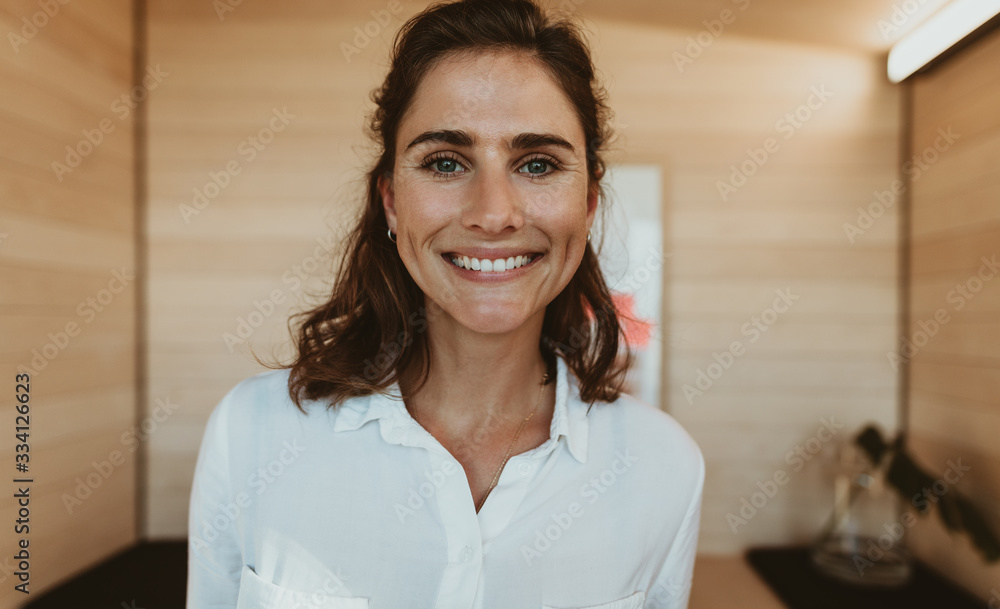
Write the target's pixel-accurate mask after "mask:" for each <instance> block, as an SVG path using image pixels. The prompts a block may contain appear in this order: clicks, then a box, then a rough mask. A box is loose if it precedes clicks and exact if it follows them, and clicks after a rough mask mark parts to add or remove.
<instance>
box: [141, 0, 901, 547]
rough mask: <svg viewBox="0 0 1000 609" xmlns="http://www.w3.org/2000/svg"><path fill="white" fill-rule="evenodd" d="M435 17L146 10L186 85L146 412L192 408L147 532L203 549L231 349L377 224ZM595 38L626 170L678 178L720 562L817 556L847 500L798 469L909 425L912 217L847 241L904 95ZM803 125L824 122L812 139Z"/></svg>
mask: <svg viewBox="0 0 1000 609" xmlns="http://www.w3.org/2000/svg"><path fill="white" fill-rule="evenodd" d="M416 4H418V3H410V2H407V3H405V4H404V5H403V6H404V9H405V10H403V11H402V12H401V13H400V14H399V15H398V16H394V19H393V22H392V25H391V26H388V27H386V28H382V29H380V30H378V36H377V37H376V39H375V41H374V42H371V43H369V44H368V45H366V46H365V47H364V48H360V49H359V50H360V52H359V53H358V54H351V55H350V56H345V54H344V51H343V49H342V46H341V45H342V44H353V41H354V38H355V36H357V30H356V29H355V28H356V27H357V28H364V27H365V25H366V23H367V22H369V21H372V19H373V18H372V16H371V14H370V13H369V11H371V10H375V11H380V10H387V9H388V7H389V6H390V4H389V3H382V2H363V3H356V5H352V7H351V8H348V7H346V6H343V5H336V7H335V6H334V5H332V4H320V3H303V4H302V5H296V6H295V8H291V7H283V6H279V5H278V4H267V5H265V4H263V3H243V4H242V5H241V6H239V7H237V8H236V9H235V10H234V11H232V12H227V13H224V14H223V15H222V17H221V18H220V17H219V16H218V15H217V14H216V13H215V12H214V10H213V8H212V5H211V4H210V3H204V2H194V1H193V0H189V1H186V2H169V3H168V2H166V1H165V0H159V1H153V2H151V3H150V9H149V13H150V14H149V22H150V23H149V32H150V42H149V52H150V58H149V60H150V62H152V63H160V64H162V66H163V67H164V69H166V70H168V71H169V72H170V74H171V76H170V77H169V82H168V83H165V84H164V86H163V89H162V91H159V92H158V95H157V96H156V98H155V99H153V100H152V103H151V105H150V107H149V109H150V116H149V129H150V134H149V136H150V140H149V151H150V159H149V180H150V196H149V219H148V230H149V247H150V251H149V256H150V269H149V272H150V278H149V324H150V326H149V333H150V337H149V338H150V340H149V345H148V350H149V351H148V352H149V364H148V375H149V391H148V396H147V401H148V403H149V404H150V405H152V404H154V403H155V400H156V399H165V398H167V397H169V398H170V399H171V400H172V401H173V402H174V403H176V404H178V407H177V411H176V414H174V415H173V416H172V417H171V418H170V419H169V421H167V422H166V423H165V424H163V425H162V426H161V430H160V431H158V432H157V433H156V435H155V436H154V437H152V438H151V441H150V442H151V443H150V449H151V452H150V471H149V474H150V484H149V489H148V495H147V497H146V505H147V510H148V528H147V531H146V533H148V534H149V535H150V536H152V537H171V536H172V537H180V536H183V535H184V534H185V525H186V509H187V498H188V491H189V488H190V478H191V473H192V471H193V467H194V462H195V456H196V453H197V448H198V443H199V440H200V437H201V432H202V429H203V427H204V422H205V420H206V418H207V416H208V413H209V412H210V410H211V409H212V408H213V407H214V405H215V403H216V402H217V401H218V399H219V398H220V397H222V395H223V394H224V393H225V392H226V391H227V390H228V389H229V388H230V387H232V385H233V384H235V383H236V382H238V381H239V380H240V379H242V378H244V377H245V376H247V375H249V374H251V373H253V372H255V371H257V370H259V369H260V368H259V367H258V366H257V365H256V364H254V363H253V362H252V360H250V359H249V358H248V356H247V353H246V350H245V347H246V345H244V344H235V343H231V344H232V346H233V349H232V352H231V350H230V344H227V342H226V340H225V334H226V333H229V334H232V335H234V336H238V333H237V330H238V329H239V327H240V324H241V321H240V320H241V319H242V320H245V321H247V322H250V321H254V322H257V323H258V324H259V326H260V327H259V328H256V329H254V330H253V334H252V337H251V339H252V341H253V343H254V346H255V348H256V349H257V350H258V351H260V352H263V353H267V352H268V350H269V349H270V348H271V347H272V346H275V345H280V344H282V343H283V341H285V340H286V337H287V335H286V334H285V326H284V324H285V316H286V314H287V311H288V309H289V307H290V306H291V307H294V306H298V305H297V304H293V303H298V302H299V301H300V299H301V298H302V297H303V296H304V295H305V293H306V292H307V289H306V288H303V287H299V286H298V284H297V282H296V281H295V280H294V279H293V277H294V276H295V274H296V273H297V272H298V271H297V270H296V269H298V268H302V267H307V266H308V269H307V270H305V271H303V272H304V273H307V274H310V275H311V276H312V277H313V278H314V284H315V282H316V281H317V280H318V278H321V277H322V276H323V275H324V274H325V273H327V272H328V270H329V269H328V266H326V265H324V264H315V263H313V262H311V260H310V259H311V258H312V256H313V255H314V253H319V254H322V253H324V251H325V249H324V247H323V245H322V244H321V243H318V242H317V239H319V240H320V241H322V240H323V239H324V238H330V237H331V236H332V237H333V238H334V242H336V238H337V237H336V236H337V235H338V234H339V231H341V230H343V229H342V228H341V227H342V226H343V225H344V223H345V222H346V218H348V217H349V216H350V214H351V213H352V211H353V210H354V209H356V206H355V201H356V198H353V197H354V195H356V194H357V193H358V192H359V188H358V183H357V180H358V178H359V177H360V175H361V171H363V169H364V168H365V164H366V162H367V160H368V157H367V156H366V150H367V149H366V147H365V143H364V139H363V137H362V126H363V119H364V112H365V110H366V108H367V107H368V106H367V98H368V93H369V91H370V89H371V88H372V87H374V86H375V85H376V84H377V83H378V82H379V81H380V79H381V77H382V76H383V74H384V69H385V56H386V51H387V48H388V41H389V39H390V38H391V35H392V33H393V32H394V31H395V28H397V27H398V25H399V24H400V23H401V22H402V19H403V18H405V17H408V16H409V15H411V14H413V13H414V12H415V11H416V10H417V6H416ZM579 10H581V11H582V12H583V14H584V15H586V4H582V5H581V6H580V8H579ZM709 17H714V15H706V18H709ZM372 29H373V31H374V29H375V28H372ZM590 29H591V31H592V33H593V39H594V49H595V53H596V55H597V62H598V65H599V66H600V68H601V70H602V72H603V74H604V75H605V77H606V80H607V82H608V85H609V88H610V90H611V95H612V105H613V107H614V108H615V110H616V112H617V122H618V127H619V131H620V133H621V136H622V140H621V142H620V144H619V148H620V150H619V151H618V152H617V153H615V154H614V155H612V157H611V160H612V162H618V163H653V164H658V165H660V166H661V167H663V171H664V176H665V183H664V192H663V199H664V201H665V210H664V211H665V217H666V219H667V220H666V222H667V225H666V227H665V230H666V231H667V232H666V234H667V241H668V243H669V245H668V249H669V252H667V253H669V254H670V255H671V257H670V258H668V260H669V261H670V267H671V268H670V273H671V275H670V277H669V278H668V282H669V284H670V287H669V288H668V295H667V308H668V310H667V311H666V316H667V317H666V318H667V319H669V326H668V327H667V328H666V331H667V337H668V338H667V340H666V341H665V344H666V346H665V357H666V361H667V365H668V366H669V367H668V368H667V369H666V370H665V378H666V379H668V381H669V393H668V394H667V395H666V396H665V397H666V398H667V400H666V402H667V403H668V407H669V409H670V410H671V411H672V412H673V413H674V414H675V416H677V417H678V418H679V419H680V420H681V421H682V423H683V424H684V425H685V426H686V427H687V428H688V429H689V430H690V431H691V433H692V434H693V435H694V436H695V438H696V439H697V440H698V441H699V443H700V444H701V446H702V449H703V451H704V453H705V455H706V458H707V460H708V468H709V470H708V482H707V485H706V495H705V498H706V503H705V510H704V516H703V521H702V527H703V534H702V549H703V550H705V551H713V552H737V551H739V550H740V549H741V548H743V547H745V546H746V545H748V544H751V543H757V542H765V541H766V542H771V543H780V542H783V541H791V540H802V539H805V538H807V537H808V536H809V535H811V534H812V533H814V532H815V531H816V530H817V529H818V527H819V525H820V524H821V521H822V519H823V518H824V517H825V515H826V512H827V510H828V509H829V508H830V503H829V501H830V496H831V493H830V489H829V488H828V487H829V486H830V483H829V480H828V479H826V478H825V477H824V476H823V473H822V472H821V467H820V466H819V464H818V461H816V460H812V461H810V462H809V463H808V464H805V462H803V464H804V467H802V470H801V471H795V472H793V471H792V469H793V466H794V463H788V462H786V461H785V455H786V453H788V452H789V451H793V450H794V449H795V447H796V445H797V444H802V443H805V442H807V441H808V440H809V439H810V438H811V437H812V436H814V435H815V434H816V432H817V429H818V428H819V427H821V425H822V423H821V419H823V418H826V419H828V420H829V419H831V418H834V421H833V422H834V423H836V424H841V423H843V424H844V425H845V427H844V428H843V429H842V430H840V431H839V434H838V436H837V437H838V438H843V437H845V436H846V435H848V434H849V433H851V432H852V431H853V430H854V429H855V428H856V427H857V426H859V425H861V424H862V423H863V422H865V421H868V420H872V419H874V420H876V421H879V422H881V423H882V424H883V425H885V426H886V427H887V428H890V429H891V428H893V427H894V426H895V424H896V420H895V416H896V414H895V413H896V391H897V386H898V380H897V376H896V374H895V373H893V372H892V371H891V370H890V369H888V368H887V367H886V366H885V352H886V351H887V350H889V349H892V348H893V347H894V345H895V342H894V341H895V337H896V331H897V329H896V323H897V308H898V303H897V299H898V294H899V293H898V289H897V279H898V276H897V268H896V264H897V257H896V251H897V246H898V244H899V242H898V238H897V231H898V223H897V216H896V208H895V207H892V208H891V209H890V210H889V211H888V212H886V213H885V214H884V216H883V217H881V218H880V219H878V221H877V222H875V223H874V225H873V226H872V227H871V228H870V229H869V230H867V231H866V232H865V234H864V235H862V236H859V237H856V239H855V241H854V243H851V242H850V241H849V239H848V236H847V234H845V230H844V224H845V223H855V224H856V223H857V215H858V213H857V208H858V207H859V206H867V205H868V204H869V202H870V201H872V200H873V192H874V191H876V190H879V191H881V190H885V189H888V188H889V187H890V185H891V183H892V181H893V179H895V177H896V167H897V165H898V154H897V147H898V141H899V120H900V119H899V103H898V94H897V90H896V89H895V88H893V87H890V86H889V85H888V84H887V83H886V82H885V79H884V76H883V73H884V62H883V61H882V60H879V59H876V58H874V57H871V56H868V55H862V54H851V53H846V52H842V51H837V50H833V49H829V48H825V47H820V46H815V47H814V46H808V45H801V44H790V43H777V42H762V41H758V40H752V39H743V38H738V37H735V36H729V35H726V34H723V35H722V36H720V37H719V38H718V39H715V40H714V41H713V42H712V44H711V45H709V46H707V47H705V48H703V49H701V51H702V52H701V53H697V57H696V58H694V60H693V62H691V63H687V62H685V63H683V65H682V66H681V67H682V68H683V70H681V69H679V68H678V65H677V63H676V61H675V56H674V53H675V52H677V53H681V54H683V53H686V52H688V51H687V50H686V47H687V46H688V44H689V41H688V37H690V36H692V35H694V34H695V33H694V32H682V31H669V30H664V29H658V28H649V27H644V26H641V25H637V24H634V23H619V22H613V21H605V20H599V21H592V22H590ZM361 42H363V40H361ZM696 51H697V49H691V51H690V55H695V54H696ZM814 91H819V92H821V94H822V96H823V97H824V98H825V97H827V93H829V94H830V96H829V98H828V99H821V98H820V97H816V96H814ZM811 96H812V97H811ZM810 100H811V101H812V104H813V106H814V108H809V107H808V104H809V103H810ZM285 108H287V111H288V112H289V113H292V114H294V115H295V118H294V119H291V120H290V122H289V124H288V125H287V126H286V127H285V128H284V130H283V131H281V132H278V133H276V134H275V137H274V139H273V142H271V143H270V144H268V145H267V146H266V147H265V148H264V149H263V150H260V151H259V153H258V155H257V156H256V157H255V158H254V159H253V161H250V160H249V159H248V157H247V156H244V155H241V153H240V152H239V148H238V147H239V145H240V143H241V142H243V141H244V140H245V139H246V138H248V137H251V136H254V135H255V134H257V133H258V131H259V130H260V129H262V128H264V127H266V126H267V124H268V121H269V118H270V117H271V116H272V115H273V114H272V113H273V111H274V109H279V110H281V109H285ZM796 112H799V113H800V116H802V117H805V115H806V114H808V115H809V116H808V118H806V119H805V120H803V121H802V122H801V123H798V122H797V119H794V114H795V113H796ZM786 113H792V114H793V119H792V120H795V121H796V123H795V124H800V125H801V126H800V127H792V124H793V123H791V122H789V121H788V119H783V117H784V115H785V114H786ZM781 120H784V122H783V123H781V124H777V123H778V121H781ZM790 128H791V130H790ZM789 133H791V137H788V138H787V139H786V136H787V135H789ZM768 139H774V140H775V142H773V143H771V144H768V146H769V147H770V148H771V149H772V150H774V149H775V148H774V144H777V152H774V153H768V160H767V161H766V162H765V163H764V164H763V166H762V167H761V168H760V169H759V170H755V169H754V168H751V170H753V171H754V172H755V173H754V175H752V176H750V177H749V178H748V181H747V183H746V184H745V185H743V186H742V187H740V188H739V189H738V190H737V192H736V193H734V194H731V196H729V198H728V200H723V198H722V197H721V195H720V192H719V188H718V186H717V182H718V181H725V180H728V179H730V174H731V173H732V170H731V169H730V166H731V165H740V164H742V163H743V162H744V161H746V160H747V159H748V156H747V152H746V150H747V149H748V148H751V149H756V148H760V147H763V146H764V145H765V142H766V141H767V140H768ZM754 154H755V155H757V156H758V158H760V157H759V153H756V152H755V153H754ZM230 162H235V165H233V168H234V169H237V170H239V172H240V173H238V174H236V175H233V176H231V180H230V181H229V183H228V186H226V187H225V188H220V191H219V193H218V194H217V196H215V198H213V199H211V201H210V202H208V203H207V204H204V203H202V205H203V209H199V210H198V213H196V214H192V213H190V211H189V212H188V216H187V221H186V220H185V216H184V214H183V213H182V210H184V206H185V205H188V206H191V205H194V203H195V201H194V197H195V194H194V192H193V189H195V188H197V189H203V188H204V187H205V185H206V184H207V183H209V182H210V181H211V180H212V177H211V175H212V172H219V171H221V170H223V169H224V168H225V167H226V165H227V164H228V163H230ZM220 181H222V182H225V178H223V177H221V176H220ZM211 190H212V191H213V192H214V189H211ZM609 238H612V239H613V238H615V235H609ZM331 247H332V246H331ZM789 289H790V290H791V293H792V295H793V296H794V297H796V298H797V300H795V301H794V302H793V304H792V306H791V307H790V308H789V309H788V310H787V311H785V312H784V313H781V314H780V315H779V316H777V317H775V318H774V319H771V321H773V322H774V323H773V325H770V326H767V327H768V328H769V329H768V331H767V332H766V333H762V334H761V335H760V337H759V338H758V340H756V341H754V342H752V343H751V342H750V339H751V338H752V334H750V335H743V334H742V332H741V328H742V326H743V325H744V324H746V323H752V318H753V317H754V316H758V317H759V316H761V314H762V313H763V312H765V311H766V310H767V309H768V308H769V307H771V305H772V303H773V301H774V300H775V298H776V290H789ZM272 292H276V295H277V296H280V297H281V299H282V301H283V302H281V303H279V304H278V306H277V307H275V310H274V312H273V313H271V314H270V315H266V314H265V313H259V314H255V311H258V310H263V311H264V312H267V311H270V307H269V306H268V305H267V303H265V302H264V300H266V299H269V298H270V297H271V295H272ZM255 301H257V303H258V304H259V305H260V307H258V306H257V305H255V304H254V303H255ZM779 307H780V308H783V306H782V305H781V304H780V303H779ZM252 315H253V316H254V319H253V320H250V317H251V316H252ZM258 315H259V316H258ZM767 315H768V316H770V314H767ZM769 319H770V317H769ZM737 340H741V341H743V343H744V344H745V347H746V350H745V353H744V354H743V355H741V356H740V357H739V358H734V364H733V365H732V366H731V368H730V369H729V370H728V371H727V372H726V373H725V374H724V375H722V376H721V377H720V378H719V379H718V380H716V381H715V382H714V385H713V387H712V388H711V389H710V390H709V391H707V392H706V393H704V395H703V396H700V397H698V398H697V399H695V400H694V401H693V403H690V404H689V403H688V401H687V400H686V398H685V395H684V393H683V385H685V384H694V383H695V382H696V374H697V370H698V368H703V369H704V368H705V367H706V366H708V365H709V364H710V363H712V362H713V361H714V360H713V353H715V352H721V351H723V350H725V349H726V348H728V347H729V346H730V344H731V343H732V342H734V341H737ZM824 437H825V436H824ZM825 446H828V447H829V446H832V444H830V443H828V444H826V445H825ZM779 469H785V470H788V472H789V475H790V481H789V482H788V483H787V485H785V486H782V488H781V489H780V491H779V492H778V493H776V494H775V496H774V497H773V498H769V501H768V504H767V505H766V507H764V508H763V509H761V510H760V511H759V513H758V514H756V515H755V516H754V517H753V518H752V519H751V520H750V521H748V522H747V524H746V525H745V526H740V527H738V530H737V532H736V533H733V531H732V530H731V527H730V525H729V524H728V522H727V516H726V515H727V513H738V511H739V509H740V507H741V503H740V500H741V498H743V497H749V496H750V495H751V494H752V493H753V492H755V491H756V490H758V489H757V482H758V481H761V482H764V481H765V480H766V479H770V478H772V477H773V475H774V473H775V472H776V471H777V470H779Z"/></svg>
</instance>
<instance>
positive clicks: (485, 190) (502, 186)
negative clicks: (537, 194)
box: [462, 163, 524, 234]
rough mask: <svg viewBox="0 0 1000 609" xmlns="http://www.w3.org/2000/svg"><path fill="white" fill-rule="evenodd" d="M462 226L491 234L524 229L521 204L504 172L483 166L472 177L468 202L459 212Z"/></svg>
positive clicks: (498, 167)
mask: <svg viewBox="0 0 1000 609" xmlns="http://www.w3.org/2000/svg"><path fill="white" fill-rule="evenodd" d="M462 224H463V225H464V226H465V227H466V228H470V229H479V230H481V231H483V232H486V233H490V234H501V233H504V232H505V231H506V232H510V231H512V230H517V229H519V228H521V227H522V226H524V209H523V201H522V200H521V198H520V194H519V193H518V192H517V188H516V187H515V185H514V184H513V183H512V180H511V176H510V175H509V174H508V172H507V171H506V169H505V168H504V167H502V166H500V165H499V163H498V164H497V165H496V166H493V165H491V166H484V167H482V168H481V169H480V170H479V171H478V172H477V173H476V175H475V176H474V177H473V180H472V184H471V185H470V190H469V201H468V203H467V205H466V207H465V209H463V210H462Z"/></svg>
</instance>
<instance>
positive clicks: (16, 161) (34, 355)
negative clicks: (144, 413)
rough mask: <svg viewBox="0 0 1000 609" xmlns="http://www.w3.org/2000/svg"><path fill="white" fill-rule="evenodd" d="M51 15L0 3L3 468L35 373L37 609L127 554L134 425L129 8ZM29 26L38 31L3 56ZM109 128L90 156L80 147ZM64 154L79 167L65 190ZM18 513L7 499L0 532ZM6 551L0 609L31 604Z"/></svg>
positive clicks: (10, 0)
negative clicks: (126, 103) (127, 436)
mask: <svg viewBox="0 0 1000 609" xmlns="http://www.w3.org/2000/svg"><path fill="white" fill-rule="evenodd" d="M45 4H46V5H47V6H49V7H50V10H53V9H52V7H58V9H59V10H58V13H55V14H54V15H51V16H48V17H45V13H44V12H43V8H42V5H41V3H38V2H32V1H27V0H4V1H3V2H0V31H2V32H4V44H3V49H2V50H0V82H2V85H0V285H2V286H3V287H2V289H0V318H2V326H3V329H2V336H3V339H2V341H0V369H2V370H3V375H4V377H3V380H2V386H3V391H2V392H0V395H2V397H0V406H2V407H3V411H4V412H5V413H6V414H5V421H4V425H3V429H4V433H3V434H2V438H0V454H2V460H3V462H4V463H13V460H14V458H13V454H14V446H13V435H14V434H13V430H12V426H13V414H11V413H13V412H14V410H13V405H12V401H13V394H14V391H13V390H14V374H15V372H16V371H17V370H18V369H29V371H30V372H31V374H32V379H31V404H32V413H31V414H32V417H31V436H30V437H31V453H30V454H31V461H30V463H29V466H30V471H29V475H30V477H32V478H33V479H34V483H33V484H32V487H31V504H30V507H31V514H30V518H31V520H30V533H29V536H28V538H29V540H30V545H29V549H30V554H31V562H30V572H31V579H30V590H31V592H32V594H33V596H32V598H33V597H34V595H37V594H39V593H41V592H43V591H44V590H45V589H47V588H49V587H51V586H52V585H53V584H55V583H56V582H59V581H61V580H64V579H66V578H69V577H72V576H73V575H75V574H76V573H78V572H80V571H82V570H84V569H86V568H88V567H90V566H92V565H94V564H95V563H97V562H99V561H101V560H103V559H104V558H107V557H108V556H109V555H111V554H114V553H115V552H117V551H119V550H120V549H122V548H123V547H125V546H127V545H129V544H131V543H132V542H134V541H135V540H136V498H137V494H136V462H135V453H134V452H133V451H131V450H130V446H129V445H127V444H125V443H123V442H122V434H123V433H125V432H127V430H128V429H129V428H130V427H131V426H132V424H133V423H134V421H135V416H136V379H135V370H134V358H135V353H136V326H135V318H136V291H135V290H136V282H135V279H134V278H130V277H131V275H132V274H133V273H134V272H135V270H136V268H135V228H134V223H135V194H134V168H133V152H132V151H133V123H134V114H132V113H130V114H129V116H127V117H123V116H121V115H120V114H119V113H117V112H116V111H115V109H114V106H113V103H114V100H115V99H116V98H118V97H120V96H121V95H123V94H127V93H128V92H129V90H130V89H131V87H132V68H133V66H132V19H133V16H132V3H131V2H128V1H126V0H99V1H93V2H89V1H88V2H85V3H76V2H72V3H63V2H51V3H45ZM38 14H41V16H37V15H38ZM22 18H27V19H28V20H32V19H34V20H35V22H36V23H42V24H43V25H42V26H41V27H38V29H37V32H36V33H35V34H34V35H33V36H31V37H30V38H27V37H26V38H25V39H24V40H23V41H18V42H17V44H12V43H11V42H12V39H11V38H10V37H9V36H8V32H11V33H14V34H17V35H20V34H22V28H23V27H24V21H23V20H22ZM29 33H30V30H29ZM15 47H16V48H15ZM102 122H103V125H104V127H105V129H106V131H107V132H106V133H103V134H102V135H101V136H100V137H101V139H100V142H99V144H97V145H94V146H91V145H90V144H79V142H81V141H84V142H86V141H87V140H86V139H85V138H86V133H85V132H90V133H91V137H92V138H94V139H95V140H96V138H97V137H98V136H97V135H96V133H95V130H99V129H100V127H101V125H102ZM67 146H71V147H73V148H79V149H80V150H81V151H83V150H87V151H88V154H84V155H82V159H81V160H80V164H79V166H78V167H76V168H74V169H72V171H70V172H68V173H64V174H62V175H61V177H62V179H61V180H60V179H59V178H60V176H59V175H57V172H56V171H55V170H54V169H53V166H52V163H53V162H62V163H66V157H67V154H68V153H67V151H66V147H67ZM88 148H92V151H91V150H89V149H88ZM116 275H121V277H120V278H119V277H116ZM68 323H73V324H76V326H75V328H76V329H75V335H74V336H68V335H61V334H60V333H61V332H64V331H65V329H66V325H67V324H68ZM8 417H9V418H8ZM115 451H119V453H120V455H121V458H122V459H121V461H119V462H118V463H112V462H111V460H112V459H114V456H113V455H114V453H115ZM95 463H96V464H97V466H96V467H95V465H94V464H95ZM104 474H106V475H104ZM88 477H90V479H91V481H92V482H93V481H99V484H96V483H94V484H92V485H89V486H88V485H87V480H88ZM8 482H9V479H8ZM5 488H9V485H5ZM75 501H79V503H75ZM17 507H18V506H17V504H16V501H15V499H14V498H13V496H12V494H11V493H5V494H4V496H3V498H0V519H2V520H3V522H5V523H13V522H14V520H15V518H16V516H15V514H16V513H17ZM4 526H5V528H6V527H7V526H12V525H11V524H5V525H4ZM15 537H20V535H14V534H13V533H12V531H10V530H5V533H4V535H3V539H4V545H3V554H4V556H6V557H8V559H7V560H5V561H4V562H3V564H4V572H3V577H2V579H3V581H4V586H3V588H2V589H0V607H15V606H20V603H23V602H24V599H25V598H26V597H25V596H24V595H23V594H21V593H20V592H17V591H15V590H14V588H13V586H14V583H15V582H14V577H13V576H12V575H11V574H9V573H8V572H7V569H6V568H7V567H9V566H10V565H11V564H13V563H12V562H10V558H12V556H13V554H14V552H15V550H14V549H13V548H14V546H13V544H11V543H8V542H12V541H15Z"/></svg>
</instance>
